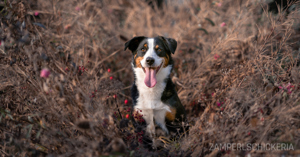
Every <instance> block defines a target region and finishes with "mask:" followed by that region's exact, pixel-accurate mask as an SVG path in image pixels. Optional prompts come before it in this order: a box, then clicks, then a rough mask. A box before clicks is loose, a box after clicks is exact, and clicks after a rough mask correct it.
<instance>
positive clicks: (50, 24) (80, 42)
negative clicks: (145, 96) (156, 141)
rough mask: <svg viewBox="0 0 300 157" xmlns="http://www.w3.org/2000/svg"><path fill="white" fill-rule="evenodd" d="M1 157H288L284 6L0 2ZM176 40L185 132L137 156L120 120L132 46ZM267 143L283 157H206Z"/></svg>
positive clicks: (230, 0) (139, 144)
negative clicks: (141, 40)
mask: <svg viewBox="0 0 300 157" xmlns="http://www.w3.org/2000/svg"><path fill="white" fill-rule="evenodd" d="M0 15H1V16H0V17H1V23H0V26H1V29H0V65H1V66H0V112H1V114H0V135H1V136H0V138H1V140H0V152H1V153H0V154H2V156H14V155H15V156H47V155H48V156H58V155H62V156H108V155H112V156H118V155H122V156H145V155H149V156H205V155H210V156H232V155H239V156H245V155H247V154H249V155H254V156H262V155H264V156H273V155H276V156H277V155H299V154H300V151H299V149H300V140H299V139H300V114H299V113H300V105H299V103H300V100H299V97H300V90H299V86H300V84H299V83H300V73H299V66H300V61H299V59H300V55H299V52H300V19H299V17H300V12H299V2H298V1H284V0H282V1H281V0H219V1H211V0H186V1H184V0H141V1H130V0H64V1H61V0H49V1H46V0H27V1H24V0H4V1H1V2H0ZM158 35H160V36H165V37H170V38H174V39H175V40H176V41H177V42H178V46H177V50H176V52H175V54H174V55H173V56H172V57H173V59H174V61H175V65H174V68H173V72H172V74H171V78H172V80H173V82H174V83H175V84H176V89H177V91H178V95H179V98H180V99H181V102H182V104H183V105H184V106H185V108H186V111H187V115H188V125H190V130H188V131H187V132H185V133H184V134H183V135H182V136H180V137H178V138H177V139H176V140H168V139H162V138H161V139H160V141H161V146H160V148H159V149H158V150H156V151H148V150H147V149H145V148H143V143H144V142H145V141H143V139H142V138H141V137H142V135H143V131H142V130H139V129H136V128H134V127H133V125H132V122H131V121H130V117H131V116H132V115H131V108H132V106H131V105H132V100H131V97H130V87H131V85H132V83H133V79H134V78H133V72H132V69H131V59H132V58H131V57H132V56H131V52H130V51H128V50H127V51H124V44H125V42H126V41H128V40H130V39H131V38H133V37H135V36H148V37H155V36H158ZM224 143H244V144H246V143H251V144H266V143H279V144H287V145H288V146H290V145H292V146H293V150H290V149H289V150H282V149H279V150H277V151H259V150H239V151H229V150H217V149H216V150H211V149H210V146H211V144H224Z"/></svg>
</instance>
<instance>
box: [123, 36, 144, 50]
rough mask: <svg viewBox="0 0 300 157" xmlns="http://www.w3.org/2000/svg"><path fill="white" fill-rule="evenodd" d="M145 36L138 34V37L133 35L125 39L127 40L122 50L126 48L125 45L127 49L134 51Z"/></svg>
mask: <svg viewBox="0 0 300 157" xmlns="http://www.w3.org/2000/svg"><path fill="white" fill-rule="evenodd" d="M145 38H146V37H144V36H139V37H134V38H132V39H131V40H129V41H127V42H126V43H125V48H124V51H125V50H126V49H127V47H128V49H129V50H130V51H132V52H134V51H135V50H136V49H137V47H138V46H139V44H140V42H141V41H142V40H144V39H145Z"/></svg>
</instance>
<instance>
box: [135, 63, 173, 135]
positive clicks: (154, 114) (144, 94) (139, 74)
mask: <svg viewBox="0 0 300 157" xmlns="http://www.w3.org/2000/svg"><path fill="white" fill-rule="evenodd" d="M171 69H172V66H171V65H170V66H168V67H166V68H163V69H161V71H159V75H157V84H156V85H155V87H153V88H148V87H147V86H146V85H145V83H144V80H143V78H144V76H143V75H144V72H143V71H142V69H141V68H133V70H134V73H135V75H136V81H135V85H136V87H137V90H138V91H137V93H136V94H137V95H136V96H137V97H136V104H135V106H134V109H135V110H138V111H142V112H141V114H142V115H143V117H144V118H145V119H146V121H148V122H149V121H152V119H153V118H154V120H155V122H156V124H158V125H159V126H160V127H161V128H162V129H163V130H164V131H166V132H167V133H168V132H169V131H168V129H167V128H166V126H165V116H166V112H171V110H170V107H169V105H168V104H165V103H164V102H162V101H161V97H162V94H163V92H164V90H165V88H166V81H165V79H166V78H168V77H169V74H170V72H171ZM147 119H148V120H147ZM150 123H151V122H150Z"/></svg>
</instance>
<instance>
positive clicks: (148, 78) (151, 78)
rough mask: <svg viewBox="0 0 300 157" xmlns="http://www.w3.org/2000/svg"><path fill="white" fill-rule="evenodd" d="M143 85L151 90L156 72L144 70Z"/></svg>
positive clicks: (148, 69)
mask: <svg viewBox="0 0 300 157" xmlns="http://www.w3.org/2000/svg"><path fill="white" fill-rule="evenodd" d="M145 71H146V72H145V74H146V77H145V80H144V82H145V84H146V86H148V87H150V88H152V87H154V86H155V85H156V70H155V69H150V68H145Z"/></svg>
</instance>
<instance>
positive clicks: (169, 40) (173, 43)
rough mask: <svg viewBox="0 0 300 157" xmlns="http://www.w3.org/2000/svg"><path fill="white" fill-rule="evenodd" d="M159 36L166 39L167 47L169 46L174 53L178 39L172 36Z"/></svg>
mask: <svg viewBox="0 0 300 157" xmlns="http://www.w3.org/2000/svg"><path fill="white" fill-rule="evenodd" d="M159 37H160V38H161V39H162V40H163V41H164V43H165V45H166V46H167V48H169V50H170V52H171V53H173V54H174V53H175V50H176V48H177V41H176V40H175V39H172V38H165V37H163V36H159Z"/></svg>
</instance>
